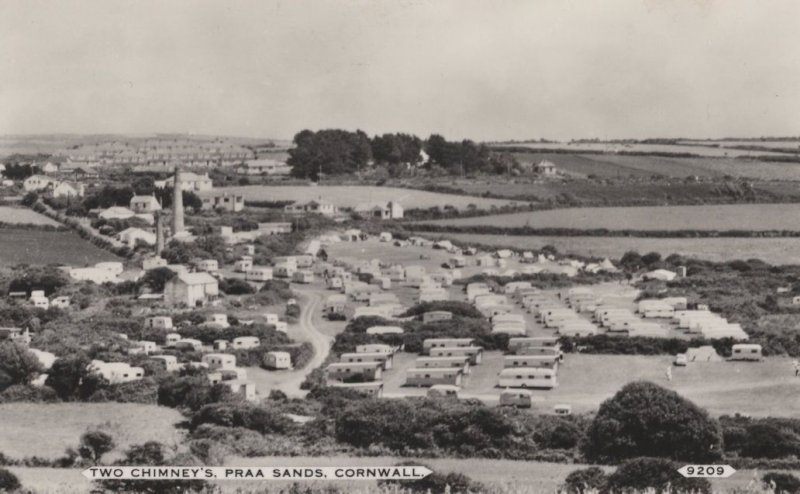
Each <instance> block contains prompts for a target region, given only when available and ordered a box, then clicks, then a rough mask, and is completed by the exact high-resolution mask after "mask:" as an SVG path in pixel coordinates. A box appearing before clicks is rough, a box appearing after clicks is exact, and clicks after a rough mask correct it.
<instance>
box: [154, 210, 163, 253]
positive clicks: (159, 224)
mask: <svg viewBox="0 0 800 494" xmlns="http://www.w3.org/2000/svg"><path fill="white" fill-rule="evenodd" d="M163 250H164V217H163V216H162V215H161V211H156V256H160V255H161V252H162V251H163Z"/></svg>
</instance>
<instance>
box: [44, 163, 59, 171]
mask: <svg viewBox="0 0 800 494" xmlns="http://www.w3.org/2000/svg"><path fill="white" fill-rule="evenodd" d="M40 169H41V171H42V173H57V172H58V165H57V164H55V163H53V162H52V161H48V162H47V163H45V164H44V165H42V166H41V168H40Z"/></svg>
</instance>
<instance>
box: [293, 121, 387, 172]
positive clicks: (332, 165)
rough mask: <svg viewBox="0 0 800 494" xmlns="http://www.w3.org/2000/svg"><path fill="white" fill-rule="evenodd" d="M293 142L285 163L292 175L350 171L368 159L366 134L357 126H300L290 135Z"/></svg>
mask: <svg viewBox="0 0 800 494" xmlns="http://www.w3.org/2000/svg"><path fill="white" fill-rule="evenodd" d="M294 144H295V147H294V148H292V149H291V150H290V151H289V160H288V164H289V165H291V167H292V175H293V176H295V177H303V178H311V179H312V180H316V179H318V178H319V174H320V173H323V174H329V175H339V174H344V173H354V172H358V171H360V170H362V169H363V168H365V167H366V166H367V164H368V163H369V162H370V160H372V147H371V145H370V140H369V137H368V136H367V134H365V133H364V132H363V131H360V130H357V131H355V132H349V131H346V130H340V129H328V130H320V131H318V132H312V131H310V130H303V131H301V132H299V133H298V134H297V135H295V136H294Z"/></svg>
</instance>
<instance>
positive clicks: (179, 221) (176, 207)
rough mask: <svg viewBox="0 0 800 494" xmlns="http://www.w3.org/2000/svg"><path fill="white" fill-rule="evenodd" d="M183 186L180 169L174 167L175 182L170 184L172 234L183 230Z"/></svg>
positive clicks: (177, 233) (174, 234)
mask: <svg viewBox="0 0 800 494" xmlns="http://www.w3.org/2000/svg"><path fill="white" fill-rule="evenodd" d="M183 230H184V227H183V188H182V187H181V169H180V168H179V167H178V166H176V167H175V183H174V184H173V186H172V235H173V236H176V235H179V234H181V233H182V232H183Z"/></svg>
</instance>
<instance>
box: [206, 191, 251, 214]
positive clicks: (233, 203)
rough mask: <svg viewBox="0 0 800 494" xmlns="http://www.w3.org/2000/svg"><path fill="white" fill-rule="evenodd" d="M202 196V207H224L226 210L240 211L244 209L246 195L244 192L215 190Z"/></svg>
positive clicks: (213, 208) (214, 208)
mask: <svg viewBox="0 0 800 494" xmlns="http://www.w3.org/2000/svg"><path fill="white" fill-rule="evenodd" d="M200 198H201V200H202V201H203V206H202V209H205V210H216V209H224V210H225V211H231V212H233V213H238V212H239V211H241V210H242V209H244V196H243V195H242V194H234V193H232V192H221V191H214V192H209V193H205V194H202V195H201V196H200Z"/></svg>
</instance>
